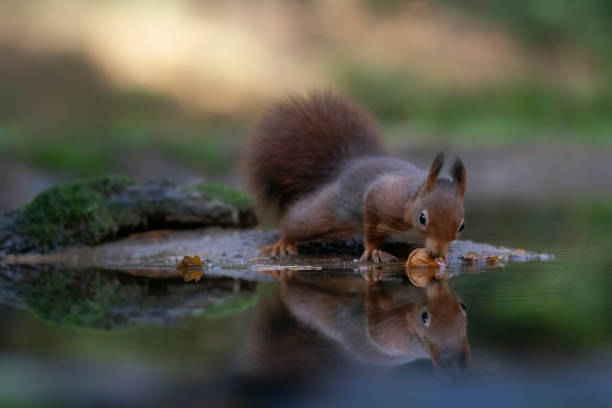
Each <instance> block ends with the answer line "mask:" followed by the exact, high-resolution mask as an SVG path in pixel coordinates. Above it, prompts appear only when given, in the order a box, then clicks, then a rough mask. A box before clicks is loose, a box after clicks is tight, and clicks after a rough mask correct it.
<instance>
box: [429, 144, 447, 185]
mask: <svg viewBox="0 0 612 408" xmlns="http://www.w3.org/2000/svg"><path fill="white" fill-rule="evenodd" d="M442 166H444V153H442V152H440V153H438V154H437V155H436V158H435V159H434V161H433V163H431V167H430V168H429V175H428V176H427V181H426V182H425V190H426V191H431V190H433V188H434V187H435V186H436V183H437V182H438V176H439V175H440V170H442Z"/></svg>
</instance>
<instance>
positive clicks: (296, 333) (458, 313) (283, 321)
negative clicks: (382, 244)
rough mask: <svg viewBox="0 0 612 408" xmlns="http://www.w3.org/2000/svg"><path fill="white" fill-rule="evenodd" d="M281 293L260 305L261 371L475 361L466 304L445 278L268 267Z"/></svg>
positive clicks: (255, 338)
mask: <svg viewBox="0 0 612 408" xmlns="http://www.w3.org/2000/svg"><path fill="white" fill-rule="evenodd" d="M266 274H268V275H270V276H274V277H275V278H277V279H278V281H279V282H280V289H279V295H278V296H277V297H275V298H274V300H273V301H272V302H270V301H268V302H267V303H266V302H262V303H261V304H260V305H259V310H258V316H257V318H256V320H255V321H254V322H253V325H252V327H251V339H250V341H249V344H250V352H249V354H248V356H249V358H248V363H249V369H250V372H251V374H254V375H257V376H259V377H260V378H264V377H284V378H295V377H302V376H312V375H314V374H317V373H322V372H325V371H326V370H329V369H332V370H333V369H337V368H340V367H347V364H348V365H350V364H354V363H357V364H367V365H375V366H383V367H395V366H398V365H402V364H406V363H410V362H412V361H415V360H418V359H430V360H431V361H432V363H433V366H434V368H435V371H436V373H437V374H438V375H439V376H440V377H457V376H459V375H461V374H463V373H464V372H465V371H466V370H467V367H468V365H469V362H470V346H469V342H468V337H467V330H466V323H467V316H466V307H465V305H464V304H463V302H462V301H461V299H460V298H459V297H458V296H457V295H456V294H455V293H454V292H453V291H452V289H451V288H450V287H449V285H448V283H447V282H445V281H433V282H430V284H429V285H427V286H426V287H423V288H421V287H416V286H414V285H412V284H410V283H409V282H408V281H381V282H378V283H371V282H366V281H365V280H361V279H355V278H334V277H318V278H317V277H314V276H312V275H310V276H309V275H308V274H304V273H299V272H295V271H269V272H266Z"/></svg>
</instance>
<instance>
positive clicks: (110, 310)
mask: <svg viewBox="0 0 612 408" xmlns="http://www.w3.org/2000/svg"><path fill="white" fill-rule="evenodd" d="M611 209H612V207H610V205H609V204H607V203H605V202H599V203H589V204H583V203H578V204H566V205H563V206H561V205H555V206H540V207H538V208H533V207H528V206H524V205H508V204H505V205H499V206H491V207H490V208H479V209H476V210H472V211H471V212H468V214H467V216H466V219H467V220H468V223H469V224H468V227H467V228H466V232H465V234H464V238H466V239H473V240H477V241H483V242H488V243H492V244H502V245H506V246H512V247H518V248H526V249H529V250H536V251H540V252H548V253H554V254H555V256H556V258H555V260H554V261H548V262H531V263H512V264H508V265H506V266H504V267H503V268H497V269H470V268H467V267H464V268H462V269H461V270H459V271H456V272H460V273H459V274H458V276H455V277H453V278H451V279H450V280H448V281H445V282H435V283H433V284H431V285H430V286H429V287H426V288H418V287H415V286H413V285H412V284H411V283H410V282H409V280H408V279H406V278H405V277H404V276H403V273H402V271H401V270H398V272H397V274H396V275H393V276H388V277H387V278H386V279H384V280H383V281H382V282H379V283H377V284H368V283H367V282H366V281H365V280H364V279H362V278H361V277H360V276H358V275H355V274H348V275H341V274H335V275H334V276H326V275H325V271H322V272H321V271H318V272H317V273H316V274H315V273H308V272H294V273H286V272H270V273H268V275H272V276H273V277H274V278H275V279H276V280H275V281H273V282H246V281H236V280H233V279H228V278H203V279H202V280H200V281H199V282H197V283H195V282H189V283H184V282H182V281H176V280H167V281H166V280H156V279H150V278H142V277H141V278H138V277H132V276H129V275H126V274H122V273H117V272H113V271H100V270H67V269H63V268H62V267H57V266H46V267H44V268H42V270H33V269H31V268H30V269H28V268H24V267H21V268H19V269H16V268H14V267H12V268H9V267H8V266H4V267H3V269H1V270H0V303H1V305H0V332H1V333H2V335H1V336H0V406H88V407H91V406H117V407H129V406H177V405H178V404H181V405H182V406H207V407H208V406H228V405H229V406H243V405H244V406H246V405H265V406H286V405H287V404H291V405H294V406H343V405H345V406H369V405H373V404H391V403H403V404H406V403H407V404H411V405H413V406H440V405H441V404H446V403H448V404H453V405H454V406H456V405H460V406H462V405H469V406H483V407H485V406H486V407H490V406H496V407H516V406H554V407H574V406H576V407H578V406H580V407H583V406H593V407H607V406H612V318H611V316H612V295H611V293H612V266H611V262H612V240H611V238H612V234H611V233H610V229H611V228H612V211H611Z"/></svg>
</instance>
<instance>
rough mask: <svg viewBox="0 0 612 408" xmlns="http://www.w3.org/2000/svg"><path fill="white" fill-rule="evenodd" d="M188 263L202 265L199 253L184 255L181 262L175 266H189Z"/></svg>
mask: <svg viewBox="0 0 612 408" xmlns="http://www.w3.org/2000/svg"><path fill="white" fill-rule="evenodd" d="M189 265H204V262H203V261H202V258H200V256H199V255H194V256H189V255H185V256H184V257H183V259H182V260H181V262H179V263H177V264H176V267H177V268H181V267H185V266H189Z"/></svg>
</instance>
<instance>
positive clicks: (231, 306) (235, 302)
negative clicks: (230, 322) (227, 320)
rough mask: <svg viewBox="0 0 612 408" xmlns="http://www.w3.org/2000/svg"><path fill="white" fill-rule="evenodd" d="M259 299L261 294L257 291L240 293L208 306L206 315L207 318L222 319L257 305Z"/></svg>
mask: <svg viewBox="0 0 612 408" xmlns="http://www.w3.org/2000/svg"><path fill="white" fill-rule="evenodd" d="M258 301H259V296H258V294H257V293H256V292H253V293H249V292H245V293H239V294H238V295H236V296H234V297H232V298H230V299H228V300H227V301H225V302H222V303H220V304H217V305H214V306H211V307H209V308H207V309H206V310H205V311H204V316H205V317H206V318H207V319H220V318H222V317H226V316H230V315H233V314H234V313H238V312H242V311H243V310H247V309H249V308H251V307H252V306H255V305H256V304H257V302H258Z"/></svg>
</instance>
